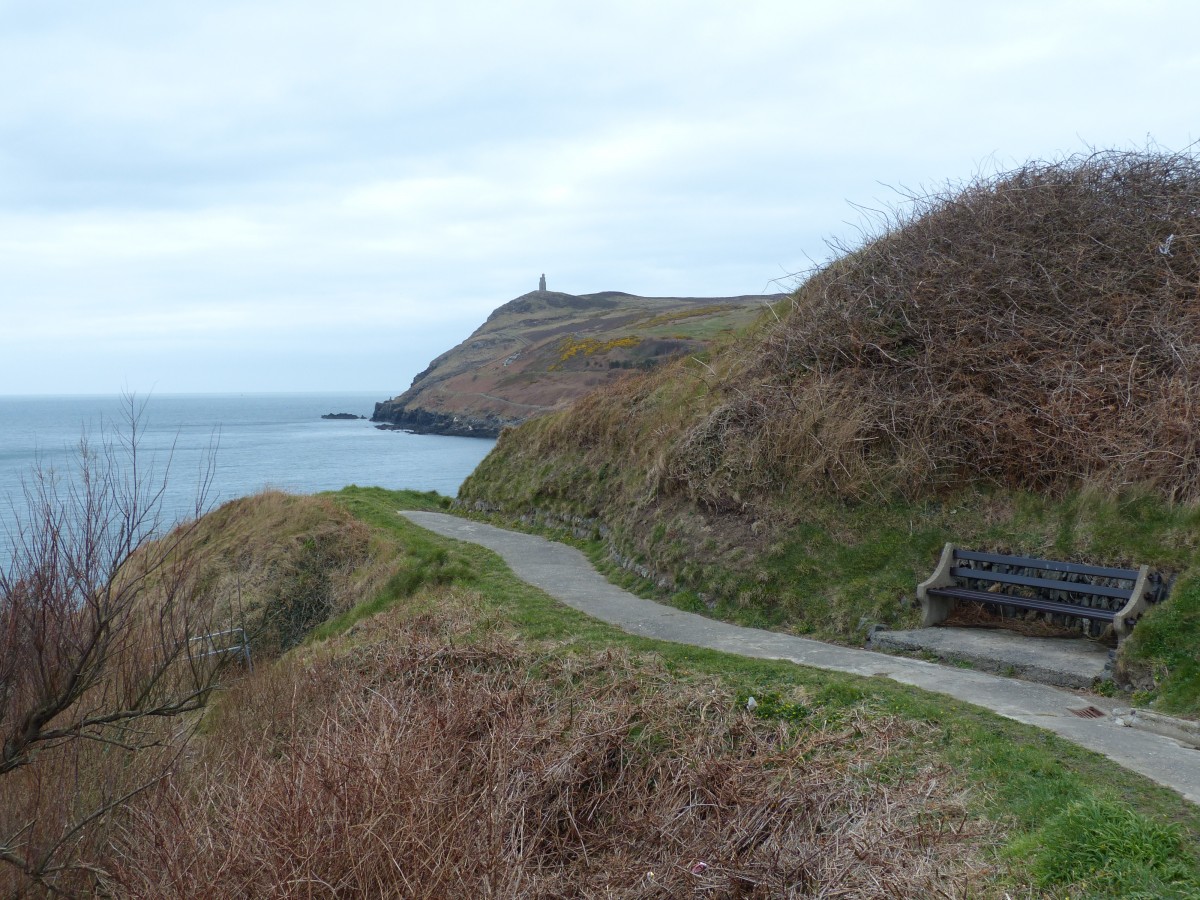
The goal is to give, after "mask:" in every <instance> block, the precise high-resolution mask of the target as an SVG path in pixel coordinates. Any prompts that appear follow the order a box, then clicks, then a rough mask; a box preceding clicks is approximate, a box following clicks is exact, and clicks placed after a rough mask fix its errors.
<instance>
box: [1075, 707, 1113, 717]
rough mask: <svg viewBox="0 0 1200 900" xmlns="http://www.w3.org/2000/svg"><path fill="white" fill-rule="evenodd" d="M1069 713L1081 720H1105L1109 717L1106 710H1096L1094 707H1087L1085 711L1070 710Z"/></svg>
mask: <svg viewBox="0 0 1200 900" xmlns="http://www.w3.org/2000/svg"><path fill="white" fill-rule="evenodd" d="M1068 712H1071V713H1073V714H1074V715H1077V716H1079V718H1081V719H1103V718H1104V717H1105V716H1107V715H1108V713H1106V712H1105V711H1104V710H1102V709H1096V707H1094V706H1085V707H1084V708H1083V709H1072V710H1068Z"/></svg>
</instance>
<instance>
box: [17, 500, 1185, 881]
mask: <svg viewBox="0 0 1200 900" xmlns="http://www.w3.org/2000/svg"><path fill="white" fill-rule="evenodd" d="M443 502H444V501H443V499H442V498H437V497H435V496H431V495H421V494H413V493H410V492H390V491H384V490H380V489H376V488H371V489H363V488H347V489H345V490H344V491H341V492H339V493H338V494H336V495H332V496H327V497H318V498H311V497H288V496H286V495H281V494H275V493H271V494H266V495H262V496H260V497H255V498H246V499H245V500H241V501H236V502H235V503H232V504H229V505H227V506H225V507H222V508H221V509H220V510H218V511H217V512H215V513H213V514H211V515H210V517H208V518H207V519H206V520H205V521H204V522H202V523H201V524H202V529H201V530H202V531H203V532H204V540H205V541H206V542H207V543H206V545H205V546H206V548H207V550H208V554H209V568H208V577H209V578H213V579H221V578H232V579H233V583H234V584H235V585H236V584H237V583H239V581H240V583H241V584H242V585H243V599H244V600H245V601H246V609H247V610H248V611H250V612H251V614H250V615H248V619H249V620H250V624H253V622H254V621H255V620H258V621H270V616H265V617H264V615H263V613H264V612H267V611H269V610H271V609H272V608H274V606H275V605H277V604H273V603H272V602H269V601H270V600H271V598H273V597H276V596H277V595H276V593H275V591H274V589H273V588H271V584H272V583H273V582H274V581H276V580H277V579H278V580H281V581H283V582H286V583H290V584H292V585H302V584H303V583H304V581H305V579H304V578H303V577H301V574H300V573H303V572H305V571H309V567H308V566H307V565H306V563H305V560H306V559H307V558H308V554H310V553H313V552H316V551H314V550H312V549H306V548H312V547H317V548H324V550H323V551H322V552H323V553H325V562H324V563H323V564H322V566H321V567H320V568H321V569H325V570H329V571H334V572H336V573H337V575H338V577H337V578H335V579H332V580H331V581H330V582H329V583H328V584H327V585H326V587H327V589H322V590H321V591H317V592H315V593H316V594H318V595H320V596H321V597H323V598H324V600H325V601H326V613H325V615H326V617H325V618H324V619H320V617H317V616H314V617H312V619H311V620H310V621H308V623H307V626H306V630H305V631H304V632H303V633H302V634H300V633H294V635H293V636H294V637H295V638H296V639H298V640H299V643H297V644H296V645H295V646H293V647H292V648H291V649H290V650H288V651H286V652H284V653H283V654H282V655H281V656H278V657H277V656H276V654H277V653H278V652H279V643H278V631H276V630H273V629H260V630H258V631H257V635H258V637H257V638H256V640H257V641H260V642H261V643H256V652H255V656H256V660H257V662H256V665H255V669H254V672H253V673H248V672H246V673H243V675H242V676H241V677H240V678H238V679H237V680H235V681H232V682H231V683H229V684H228V686H227V690H226V691H225V693H224V694H223V695H222V696H221V697H220V698H219V700H218V702H217V703H216V704H215V706H213V707H212V708H211V709H210V710H209V712H208V714H207V716H206V717H205V719H204V720H203V722H202V723H200V729H199V732H198V733H197V734H196V736H195V737H194V738H193V739H192V741H191V743H189V744H187V745H186V746H185V745H182V744H180V743H178V742H179V740H180V736H181V735H182V734H185V733H187V731H188V730H189V729H178V728H167V729H164V730H163V732H162V734H161V745H160V746H159V747H158V748H156V749H154V750H153V751H148V752H149V753H151V755H152V757H153V759H152V764H147V763H146V762H145V759H146V757H145V756H143V755H142V754H138V755H136V756H134V757H132V758H131V757H128V756H126V755H124V754H114V753H112V752H109V751H110V750H111V748H108V747H104V746H101V745H97V746H96V747H95V748H94V752H89V753H86V754H84V755H82V756H68V757H67V761H68V762H69V763H70V765H69V766H68V767H67V769H68V770H64V769H63V766H62V765H61V763H62V762H63V760H61V759H60V758H59V755H58V750H57V749H51V750H49V751H48V752H46V753H45V754H43V755H42V756H40V757H39V758H38V760H37V761H36V765H34V766H33V767H31V768H30V769H28V770H23V775H22V776H21V777H22V778H26V779H35V780H38V782H39V783H40V784H41V786H42V790H41V796H42V797H43V798H44V799H46V801H47V803H49V800H50V798H51V796H52V795H53V796H55V797H57V798H58V801H59V804H60V806H61V810H59V809H50V808H46V809H41V810H40V814H39V817H38V818H29V817H27V816H26V812H27V811H26V810H24V809H23V800H22V797H23V793H22V791H23V788H24V786H25V783H24V782H21V781H18V780H14V779H12V778H9V777H6V778H4V779H0V801H2V802H0V831H2V833H5V834H10V833H19V834H20V835H22V837H21V841H22V843H21V844H20V846H19V847H17V849H18V850H19V852H21V853H33V854H36V853H38V852H41V851H42V850H43V849H44V847H45V846H46V845H47V844H53V843H54V842H55V841H57V840H58V839H59V838H60V837H61V836H62V835H60V833H59V832H58V831H56V829H61V828H65V827H66V826H65V824H64V823H65V822H69V821H70V816H69V814H70V811H71V808H72V806H73V805H75V804H77V803H79V802H81V798H84V799H86V798H87V797H89V796H90V795H92V794H94V793H95V792H98V791H108V790H112V789H114V788H118V789H119V790H121V791H124V787H122V786H123V785H132V786H133V787H132V789H131V793H130V794H129V795H128V797H127V798H126V800H125V801H123V802H121V803H120V804H118V806H117V807H115V808H114V809H112V810H110V811H109V812H108V814H107V815H105V816H104V817H101V818H95V819H92V820H89V821H87V822H86V823H84V825H83V826H82V827H81V828H79V829H77V830H73V831H69V832H68V833H67V835H66V838H67V841H68V847H70V848H71V851H72V852H74V853H75V854H76V855H75V856H73V857H70V862H69V863H67V864H65V865H64V866H63V867H62V868H56V869H55V871H54V872H53V874H52V884H53V886H54V888H55V889H56V890H58V891H62V892H67V893H75V894H95V895H99V896H121V897H155V898H158V897H166V896H169V897H180V898H186V897H200V896H203V897H205V898H209V900H214V898H222V897H230V898H232V897H239V898H240V897H248V896H254V897H257V896H284V895H287V896H294V895H296V894H303V895H304V896H316V897H326V896H329V897H332V896H381V897H444V896H460V895H466V894H471V895H473V894H481V895H483V894H486V895H488V896H495V897H514V898H515V897H527V896H566V895H570V896H622V897H624V896H629V897H641V896H647V897H649V896H681V895H684V894H689V895H690V894H696V895H701V896H739V897H748V898H750V897H767V896H781V895H786V894H787V893H788V892H789V891H790V892H797V893H800V894H802V895H803V894H813V893H815V892H817V891H819V890H821V889H822V888H828V887H829V886H831V885H837V886H838V887H839V888H841V889H843V890H852V891H854V892H855V895H856V896H863V897H883V896H886V897H897V898H898V897H912V898H918V897H920V898H923V897H927V896H930V895H931V894H934V893H939V892H940V893H941V894H942V895H945V896H955V897H968V896H970V897H997V898H999V897H1003V896H1005V895H1009V896H1022V897H1036V896H1048V897H1049V896H1052V897H1066V896H1089V897H1122V898H1128V897H1137V896H1145V897H1151V896H1152V897H1156V898H1171V897H1178V898H1184V897H1191V896H1195V894H1196V892H1197V891H1198V890H1200V860H1198V859H1197V856H1196V847H1197V843H1198V841H1200V814H1198V813H1197V811H1196V809H1195V808H1194V807H1192V806H1189V805H1188V804H1186V803H1184V802H1183V801H1182V800H1180V799H1179V798H1178V797H1176V796H1175V795H1173V794H1171V793H1170V792H1169V791H1165V790H1163V789H1161V788H1157V787H1155V786H1153V785H1151V784H1149V783H1147V782H1146V781H1145V780H1144V779H1141V778H1139V777H1137V776H1133V775H1130V774H1125V775H1123V776H1122V777H1121V778H1119V779H1114V778H1112V777H1111V773H1112V764H1111V763H1109V762H1107V761H1106V760H1103V759H1101V758H1099V757H1097V756H1095V755H1093V754H1091V753H1087V752H1085V751H1082V750H1080V749H1078V748H1076V747H1073V746H1071V745H1069V744H1066V743H1064V742H1062V741H1060V740H1058V739H1056V738H1054V737H1053V736H1050V735H1048V734H1045V733H1042V732H1039V731H1037V730H1035V729H1032V728H1029V727H1026V726H1021V725H1017V724H1016V723H1013V722H1010V721H1007V720H1004V719H1001V718H998V717H996V716H993V715H991V714H989V713H986V712H983V711H981V710H978V709H975V708H972V707H969V706H965V705H963V704H959V703H956V702H953V701H949V700H946V699H944V698H932V697H930V696H929V695H926V694H923V693H922V692H920V691H917V690H914V689H911V688H906V687H902V686H899V685H896V684H894V683H892V682H890V681H887V680H886V679H878V678H857V677H851V676H845V675H839V674H835V673H825V672H820V671H816V670H809V669H805V668H802V667H798V666H793V665H790V664H785V663H780V662H771V661H765V660H750V659H742V658H738V657H733V656H729V655H726V654H722V653H716V652H712V651H706V650H699V649H693V648H689V647H686V646H682V645H677V644H665V643H659V642H656V641H651V640H646V639H642V638H637V637H633V636H630V635H626V634H623V633H621V632H618V631H616V630H614V629H612V628H610V627H608V626H605V625H602V624H600V623H598V622H596V621H594V620H591V619H589V618H587V617H586V616H584V615H582V614H580V613H577V612H575V611H574V610H571V609H569V608H566V607H564V606H562V605H560V604H557V603H555V602H554V601H552V600H551V599H550V598H549V597H547V596H546V595H545V594H543V593H541V592H540V591H538V590H537V589H535V588H532V587H530V586H528V585H526V584H524V583H522V582H520V581H518V580H517V579H515V578H514V577H513V576H512V574H511V573H510V572H509V571H508V570H507V568H506V567H505V566H504V565H503V564H502V563H501V562H500V561H499V559H498V558H497V557H495V556H494V555H493V554H491V553H489V552H487V551H485V550H483V549H482V548H479V547H474V546H469V545H461V544H457V543H455V542H453V541H448V540H444V539H442V538H438V537H436V536H434V535H431V534H429V533H428V532H424V531H422V530H420V529H418V528H416V527H415V526H413V525H411V524H410V523H408V522H407V520H405V519H403V518H402V517H400V516H398V515H397V514H396V511H397V510H398V509H401V508H430V507H433V508H437V507H439V506H440V505H441V504H442V503H443ZM335 547H336V548H337V549H333V548H335ZM363 548H366V552H363ZM268 573H275V574H274V575H269V574H268ZM301 593H303V592H301ZM750 696H754V697H755V698H756V700H757V706H756V708H755V709H754V710H753V711H752V712H751V711H749V710H748V709H747V700H748V699H749V697H750ZM164 766H165V767H166V769H165V771H166V772H167V777H162V773H163V771H164V768H163V767H164ZM147 773H155V774H153V777H146V776H147ZM60 811H61V812H62V816H63V818H62V820H61V821H60V819H59V818H57V817H56V814H57V813H58V812H60ZM51 813H54V814H55V815H52V814H51ZM431 836H436V840H432V839H431ZM14 874H15V872H14V870H13V869H12V868H9V867H6V866H4V865H0V891H2V892H3V893H4V894H5V895H8V894H13V895H25V896H41V895H43V894H44V893H45V892H43V894H39V893H38V892H37V891H36V890H29V886H28V885H20V884H19V882H18V881H17V880H14ZM22 888H24V890H22Z"/></svg>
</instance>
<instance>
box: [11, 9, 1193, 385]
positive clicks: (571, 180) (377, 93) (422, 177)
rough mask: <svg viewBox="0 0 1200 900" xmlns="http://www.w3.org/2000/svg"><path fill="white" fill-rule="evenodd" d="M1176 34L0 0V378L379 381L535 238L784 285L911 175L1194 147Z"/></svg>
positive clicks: (686, 15)
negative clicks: (1097, 152)
mask: <svg viewBox="0 0 1200 900" xmlns="http://www.w3.org/2000/svg"><path fill="white" fill-rule="evenodd" d="M1197 34H1200V4H1195V3H1192V2H1188V0H1178V2H1155V0H1136V2H1133V0H1129V2H1104V0H1086V2H1076V0H1039V2H1021V0H1017V2H1008V0H1006V2H1003V3H1000V2H981V3H976V4H966V3H962V2H961V0H958V2H910V3H904V2H895V0H893V2H861V0H844V2H805V0H790V2H775V0H763V2H754V0H740V2H736V3H735V2H732V0H729V2H709V0H688V2H673V0H668V2H660V0H636V2H626V0H608V2H603V3H597V2H586V3H585V2H576V0H545V2H537V0H530V2H524V0H515V2H514V0H503V2H498V0H491V2H466V0H437V2H424V0H389V2H384V0H340V2H338V3H331V2H328V0H321V2H317V0H286V2H283V0H280V2H275V0H204V2H195V0H189V2H186V3H184V2H175V0H147V2H142V0H107V2H104V3H97V2H95V0H0V84H3V85H4V87H3V88H0V394H45V393H51V394H54V393H106V394H112V393H118V392H121V391H132V392H138V393H143V394H145V393H160V394H163V393H178V392H243V391H246V392H249V391H357V390H363V391H378V392H379V394H380V399H384V398H386V397H390V396H393V395H395V394H398V393H400V392H402V391H403V390H404V389H405V388H407V387H408V385H409V383H410V382H411V380H412V378H413V376H414V375H415V374H416V373H417V372H419V371H421V370H422V369H423V368H425V366H426V365H427V363H428V362H429V361H430V360H431V359H432V358H433V357H434V356H436V355H438V354H439V353H441V352H443V351H445V350H447V349H449V348H450V347H452V346H454V345H455V344H457V343H458V342H459V341H461V340H463V339H464V338H465V337H466V336H467V335H468V334H470V332H471V331H473V330H474V329H475V328H476V327H478V326H479V325H480V324H481V323H482V322H483V320H484V319H485V318H486V317H487V315H488V313H490V312H491V311H492V310H493V309H494V308H496V307H497V306H499V305H501V304H503V303H505V302H507V301H508V300H511V299H513V298H514V297H517V296H519V295H521V294H524V293H526V292H527V291H530V290H533V289H535V288H536V287H537V281H538V276H539V275H540V274H542V273H543V272H544V273H545V274H546V278H547V281H548V285H549V288H550V289H551V290H560V291H566V292H569V293H574V294H580V293H589V292H594V291H602V290H622V291H628V292H630V293H635V294H642V295H648V296H728V295H733V294H756V293H764V292H775V291H779V290H785V289H788V288H790V287H792V286H794V284H795V283H796V278H797V276H798V273H803V272H805V271H807V270H809V269H810V268H811V267H812V266H814V265H816V264H820V263H822V262H824V261H827V260H828V259H829V258H830V256H831V253H832V252H833V251H831V249H830V246H831V243H830V242H831V241H832V242H835V243H836V242H842V243H843V244H844V243H846V242H849V243H850V244H854V243H856V242H857V241H858V240H860V239H861V238H860V235H861V234H862V233H863V229H864V228H866V229H867V231H868V232H869V231H870V228H871V226H870V224H869V219H868V220H867V222H868V224H866V225H864V219H863V216H864V213H863V209H864V208H865V209H868V210H869V209H878V208H884V207H887V206H894V205H896V204H898V203H902V198H903V196H904V192H905V191H914V190H915V191H918V192H919V191H924V190H929V189H937V188H942V187H944V186H946V185H947V184H955V183H959V182H962V181H965V180H968V179H970V178H972V177H975V176H977V175H980V174H983V175H987V174H991V173H994V172H997V171H1004V170H1007V169H1011V168H1014V167H1016V166H1018V165H1020V164H1021V163H1023V162H1025V161H1027V160H1031V159H1042V160H1049V159H1059V158H1062V157H1063V156H1064V155H1069V154H1075V153H1083V152H1087V151H1088V150H1089V149H1091V148H1098V149H1101V148H1117V149H1145V148H1146V147H1147V146H1151V145H1152V146H1154V147H1157V148H1159V149H1163V150H1167V151H1188V152H1194V149H1195V148H1193V147H1192V145H1193V142H1195V141H1197V140H1200V116H1198V115H1197V113H1198V112H1200V108H1198V107H1200V92H1197V90H1196V89H1197V87H1198V86H1200V42H1198V41H1197V40H1196V36H1197ZM1189 148H1191V149H1190V150H1189ZM868 215H869V214H868Z"/></svg>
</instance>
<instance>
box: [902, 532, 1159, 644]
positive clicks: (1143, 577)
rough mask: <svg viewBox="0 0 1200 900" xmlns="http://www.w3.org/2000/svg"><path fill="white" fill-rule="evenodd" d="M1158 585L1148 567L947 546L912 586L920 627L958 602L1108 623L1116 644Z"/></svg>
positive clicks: (933, 622)
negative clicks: (928, 571) (923, 577)
mask: <svg viewBox="0 0 1200 900" xmlns="http://www.w3.org/2000/svg"><path fill="white" fill-rule="evenodd" d="M1162 587H1163V583H1162V577H1161V576H1159V575H1157V574H1151V573H1150V570H1149V568H1148V567H1147V566H1141V567H1140V568H1137V569H1115V568H1108V567H1105V566H1089V565H1083V564H1082V563H1071V562H1057V561H1055V560H1049V559H1033V558H1031V557H1025V556H1005V555H1003V554H999V553H977V552H974V551H971V550H961V549H959V548H958V547H955V546H954V545H953V544H947V545H946V547H945V549H943V550H942V558H941V560H940V561H939V562H938V566H937V569H935V570H934V573H933V574H932V575H931V576H929V578H928V579H926V580H925V581H923V582H922V583H921V584H920V585H918V586H917V599H918V600H920V602H921V610H922V617H921V627H922V628H928V627H930V626H933V625H936V624H938V623H939V622H941V621H942V620H944V619H945V618H946V617H947V616H948V615H949V614H950V611H951V610H952V609H953V608H954V606H955V604H956V603H958V602H959V601H960V600H961V601H969V602H975V603H984V604H987V605H989V606H998V607H1001V608H1005V609H1028V610H1035V611H1037V612H1042V613H1052V614H1057V615H1064V616H1072V617H1075V618H1078V619H1087V620H1088V621H1089V622H1091V623H1106V622H1108V623H1112V629H1113V631H1114V632H1115V633H1116V636H1117V640H1118V642H1119V641H1123V640H1124V639H1125V638H1126V637H1127V636H1128V635H1129V631H1130V629H1132V628H1133V624H1134V622H1136V621H1137V619H1138V617H1139V616H1140V615H1141V614H1142V613H1143V612H1145V611H1146V608H1147V606H1148V605H1149V604H1150V603H1154V602H1157V601H1158V600H1159V599H1160V598H1161V595H1162Z"/></svg>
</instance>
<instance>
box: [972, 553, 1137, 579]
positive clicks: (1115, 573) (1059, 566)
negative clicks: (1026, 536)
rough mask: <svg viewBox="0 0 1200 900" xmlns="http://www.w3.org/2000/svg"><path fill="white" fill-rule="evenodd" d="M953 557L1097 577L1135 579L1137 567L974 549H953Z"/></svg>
mask: <svg viewBox="0 0 1200 900" xmlns="http://www.w3.org/2000/svg"><path fill="white" fill-rule="evenodd" d="M954 558H955V559H966V560H971V561H973V562H988V563H999V564H1000V565H1007V566H1024V567H1025V568H1030V569H1041V570H1043V571H1046V572H1070V573H1071V574H1072V575H1092V576H1095V577H1097V578H1124V579H1126V580H1128V581H1136V580H1137V577H1138V572H1137V569H1110V568H1106V567H1104V566H1088V565H1084V564H1083V563H1072V562H1059V561H1057V560H1052V559H1032V558H1030V557H1028V556H1002V555H1001V554H999V553H977V552H975V551H974V550H958V549H956V550H955V551H954Z"/></svg>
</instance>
